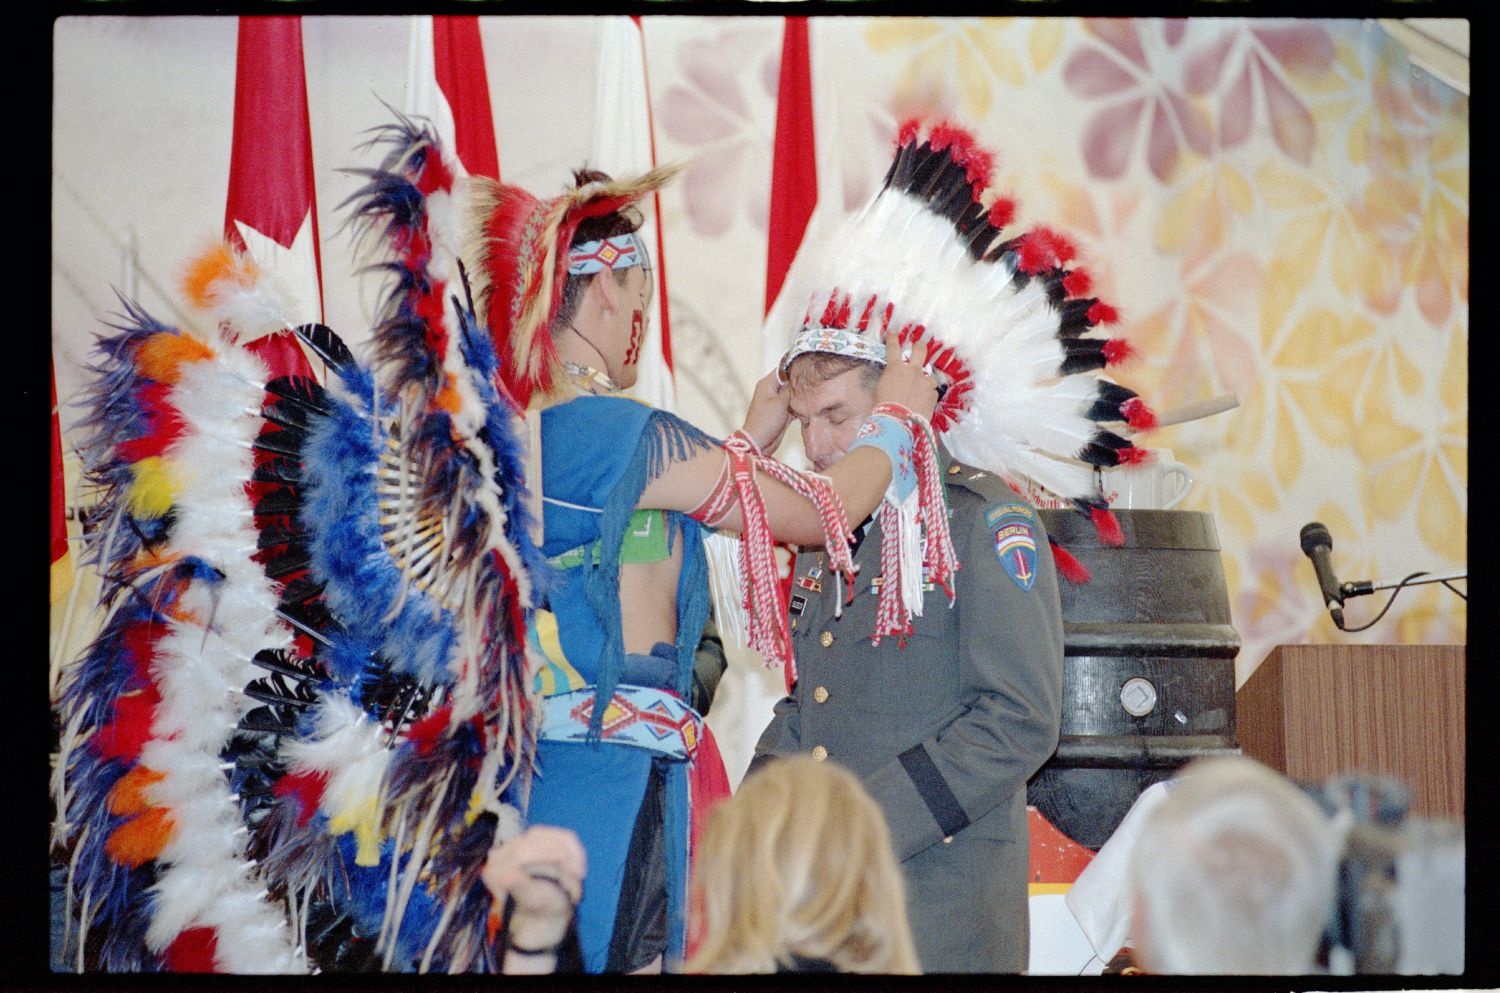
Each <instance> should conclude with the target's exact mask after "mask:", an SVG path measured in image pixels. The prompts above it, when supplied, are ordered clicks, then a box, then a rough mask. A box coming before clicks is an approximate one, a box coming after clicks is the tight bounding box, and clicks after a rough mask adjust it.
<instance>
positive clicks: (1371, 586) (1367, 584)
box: [1339, 569, 1469, 599]
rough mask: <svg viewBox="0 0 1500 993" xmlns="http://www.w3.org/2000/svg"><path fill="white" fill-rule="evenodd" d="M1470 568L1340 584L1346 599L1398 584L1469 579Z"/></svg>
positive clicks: (1408, 584) (1393, 587)
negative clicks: (1435, 573) (1436, 573)
mask: <svg viewBox="0 0 1500 993" xmlns="http://www.w3.org/2000/svg"><path fill="white" fill-rule="evenodd" d="M1468 578H1469V570H1467V569H1460V570H1458V571H1457V572H1445V573H1442V574H1441V575H1436V576H1434V575H1431V574H1428V573H1419V574H1418V575H1417V576H1414V577H1408V578H1406V579H1373V580H1372V579H1366V580H1362V581H1360V582H1357V583H1356V582H1349V583H1343V584H1341V585H1340V586H1339V592H1340V593H1342V594H1343V595H1344V598H1345V599H1348V598H1349V597H1352V596H1365V595H1367V594H1370V593H1374V592H1375V591H1376V590H1391V589H1395V588H1396V587H1398V586H1420V585H1421V584H1423V583H1446V582H1448V581H1449V580H1451V579H1468Z"/></svg>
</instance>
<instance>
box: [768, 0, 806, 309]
mask: <svg viewBox="0 0 1500 993" xmlns="http://www.w3.org/2000/svg"><path fill="white" fill-rule="evenodd" d="M817 203H818V152H817V143H816V140H815V138H814V137H813V99H812V59H811V53H810V52H809V50H808V41H807V18H805V17H788V18H787V19H786V28H785V31H784V32H783V34H782V41H781V82H780V84H779V85H778V88H777V91H776V146H775V150H774V161H773V163H772V165H771V214H770V243H769V244H768V246H767V250H766V312H767V313H770V310H771V305H772V304H774V303H775V302H776V295H777V294H778V293H780V292H781V284H782V282H783V281H784V280H785V279H786V273H787V269H789V268H790V267H791V264H792V259H794V258H795V257H796V255H797V249H798V247H799V246H801V244H802V235H803V234H804V232H806V231H807V222H808V219H809V218H811V217H812V213H813V208H814V207H815V206H817Z"/></svg>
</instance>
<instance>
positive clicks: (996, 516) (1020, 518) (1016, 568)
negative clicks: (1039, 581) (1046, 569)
mask: <svg viewBox="0 0 1500 993" xmlns="http://www.w3.org/2000/svg"><path fill="white" fill-rule="evenodd" d="M984 526H985V528H986V529H987V530H989V532H990V533H991V535H992V536H993V537H994V541H995V557H996V558H998V559H999V560H1000V565H1001V566H1003V567H1004V569H1005V573H1006V575H1008V576H1010V578H1011V579H1012V580H1013V581H1014V582H1015V584H1016V585H1017V586H1019V587H1020V588H1021V589H1023V590H1029V589H1031V587H1032V586H1033V585H1034V584H1035V583H1036V571H1037V551H1036V545H1037V536H1038V534H1039V529H1038V527H1037V519H1036V511H1034V510H1033V509H1032V508H1031V507H1030V506H1028V505H1026V504H1024V503H1017V502H1015V501H1006V502H1005V503H1000V504H993V505H991V506H989V507H987V508H985V512H984Z"/></svg>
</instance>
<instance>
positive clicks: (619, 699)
mask: <svg viewBox="0 0 1500 993" xmlns="http://www.w3.org/2000/svg"><path fill="white" fill-rule="evenodd" d="M543 707H544V710H543V713H542V733H541V738H542V740H543V741H577V742H581V741H585V740H587V737H588V730H589V718H590V717H592V716H593V714H594V687H592V686H586V687H584V688H583V689H581V690H574V691H572V692H571V693H559V694H557V695H556V696H549V697H546V698H545V699H544V700H543ZM702 737H703V718H702V717H699V716H698V713H697V711H695V710H693V708H692V707H689V706H688V705H687V704H686V703H683V702H682V699H681V698H680V697H678V696H677V694H675V693H673V692H672V691H671V690H662V689H653V688H651V687H648V686H629V685H627V684H624V683H621V684H620V685H619V686H617V687H616V688H615V695H614V696H613V697H611V698H610V701H609V704H608V706H607V707H605V710H604V729H603V735H602V740H603V741H606V742H610V743H613V744H617V745H632V746H634V747H636V748H645V749H647V750H649V751H653V752H656V753H658V754H660V755H664V756H667V757H668V758H674V759H691V758H692V757H693V756H694V755H696V754H697V752H698V742H699V741H700V740H701V739H702Z"/></svg>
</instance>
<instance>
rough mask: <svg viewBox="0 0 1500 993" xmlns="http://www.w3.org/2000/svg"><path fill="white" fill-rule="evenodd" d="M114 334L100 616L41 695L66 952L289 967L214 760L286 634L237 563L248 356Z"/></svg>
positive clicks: (98, 484) (247, 427)
mask: <svg viewBox="0 0 1500 993" xmlns="http://www.w3.org/2000/svg"><path fill="white" fill-rule="evenodd" d="M117 330H118V331H119V332H120V333H119V334H118V335H115V336H114V337H111V338H106V339H104V340H103V341H101V342H100V344H99V352H100V353H101V354H102V355H103V356H104V360H103V361H102V363H101V364H100V366H99V367H98V368H97V369H96V372H97V374H98V375H97V379H96V382H95V385H94V387H93V390H92V392H91V394H90V396H89V402H90V406H91V412H90V414H89V416H87V417H86V418H85V421H84V424H85V430H86V431H87V436H86V438H85V439H84V442H83V445H82V450H83V456H84V465H85V472H86V474H87V478H88V481H89V483H90V484H91V485H93V486H94V487H95V488H96V489H97V491H98V494H99V497H100V502H99V513H98V514H97V515H96V517H95V520H96V521H97V522H98V523H97V524H96V526H95V527H94V528H93V529H92V530H91V532H90V534H89V535H88V549H89V551H88V555H89V558H90V559H91V561H92V562H93V564H94V566H95V567H96V568H97V569H98V571H99V573H100V574H101V576H102V577H103V580H104V586H103V594H102V596H101V601H102V606H103V607H104V608H105V611H106V613H105V619H104V622H103V624H102V628H101V633H100V635H99V636H98V637H97V638H96V639H95V641H94V643H93V644H92V645H91V646H90V647H89V649H88V650H87V651H86V652H85V654H84V656H83V657H82V658H81V659H80V660H79V661H78V663H77V665H76V666H75V667H74V668H73V669H72V670H71V672H70V673H69V678H68V680H67V683H66V686H65V689H64V690H63V692H62V696H61V699H60V702H59V709H60V711H61V712H62V714H63V718H64V719H63V729H64V730H63V739H62V742H61V747H60V754H59V762H58V767H57V776H56V782H55V795H56V799H57V811H58V815H57V821H56V825H55V832H54V833H55V839H56V841H57V842H59V843H61V844H63V845H65V846H67V847H70V848H71V850H72V854H71V859H70V863H69V870H70V872H69V874H70V883H71V885H70V903H71V904H72V908H71V909H72V910H73V913H71V914H70V916H69V919H70V924H71V922H72V921H74V920H76V922H77V926H78V927H79V929H80V936H81V938H82V939H83V940H80V941H79V943H78V947H79V957H80V961H79V964H80V966H82V967H92V968H99V969H107V970H111V971H126V970H156V969H161V968H166V967H168V966H169V964H171V963H173V962H176V963H178V964H179V965H180V966H183V967H186V968H194V969H212V970H218V971H226V972H247V973H248V972H284V971H290V970H294V969H297V968H299V967H300V959H299V955H298V953H297V951H296V949H295V948H294V942H293V939H292V935H291V933H290V931H289V930H288V928H287V926H286V921H285V919H284V914H283V912H282V910H281V907H280V906H279V905H278V904H277V902H276V901H275V900H273V899H270V897H269V894H268V893H267V891H266V889H265V882H264V880H263V878H262V876H261V873H260V872H259V871H258V870H257V869H256V867H255V864H254V862H253V860H252V859H251V858H250V857H249V856H248V855H247V847H246V841H247V839H246V837H245V831H244V830H243V826H242V822H241V819H240V805H239V803H238V797H236V796H235V795H234V794H233V792H232V790H231V786H230V782H229V781H228V780H227V779H226V778H225V775H224V772H223V769H222V768H221V761H222V760H221V758H220V753H221V752H222V751H223V750H224V748H225V747H226V745H227V744H228V742H229V740H230V738H231V737H232V735H233V733H234V729H235V727H236V725H237V724H238V723H239V722H240V721H241V719H242V718H244V716H245V715H246V714H247V713H249V712H250V710H251V709H252V708H253V706H254V701H253V700H251V699H250V698H249V697H248V696H246V695H245V694H244V693H242V692H240V690H239V687H242V686H244V685H245V683H246V682H248V681H249V680H250V678H251V677H252V675H253V673H254V667H253V665H252V664H251V658H252V657H253V656H254V654H255V653H256V652H257V651H260V650H261V649H264V648H268V647H269V648H273V649H282V648H286V647H288V646H290V644H291V641H292V636H291V633H290V630H289V629H288V628H287V627H286V626H285V625H284V624H281V623H280V622H279V621H278V620H277V619H276V613H275V610H276V594H275V592H274V590H273V586H272V583H271V581H270V580H269V579H268V578H267V577H266V576H265V574H264V573H263V572H262V570H261V569H260V567H259V566H258V565H257V564H256V563H255V562H254V561H253V560H252V559H251V558H250V553H251V552H253V550H254V549H255V546H256V536H255V532H254V528H253V526H252V525H251V522H250V516H251V508H250V505H249V499H248V497H247V495H246V492H245V483H246V482H247V481H248V480H249V479H250V476H251V471H252V470H251V442H252V439H254V437H255V435H256V433H257V432H258V431H259V430H260V428H261V426H262V421H261V419H260V417H259V413H258V412H259V408H260V401H261V396H262V386H263V383H264V380H265V376H266V373H265V369H264V367H262V366H260V365H259V363H258V362H257V361H256V360H255V359H254V358H253V357H252V356H250V355H249V354H248V353H247V352H245V351H244V350H243V349H241V348H239V347H237V346H233V345H229V344H226V343H222V342H221V343H214V344H209V343H207V342H204V341H201V340H199V339H197V338H194V337H192V336H190V335H187V334H184V333H182V332H179V331H176V330H174V329H171V328H169V327H167V326H165V325H163V324H161V323H160V322H158V321H156V320H154V319H153V318H151V317H150V316H148V315H147V314H146V313H145V312H144V311H142V310H141V309H140V308H138V307H136V306H134V305H133V304H129V303H126V304H125V315H124V317H123V319H122V323H121V324H119V325H117Z"/></svg>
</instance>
